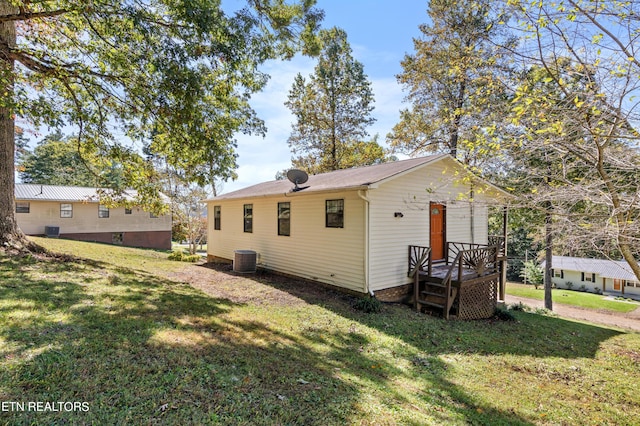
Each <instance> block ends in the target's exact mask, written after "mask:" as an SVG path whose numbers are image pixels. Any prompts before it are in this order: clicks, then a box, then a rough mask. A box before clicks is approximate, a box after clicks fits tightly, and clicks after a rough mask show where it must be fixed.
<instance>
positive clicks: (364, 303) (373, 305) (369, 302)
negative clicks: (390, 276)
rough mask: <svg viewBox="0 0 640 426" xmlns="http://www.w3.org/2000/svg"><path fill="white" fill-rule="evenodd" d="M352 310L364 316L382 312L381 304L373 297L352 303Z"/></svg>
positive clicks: (362, 298) (359, 299) (361, 298)
mask: <svg viewBox="0 0 640 426" xmlns="http://www.w3.org/2000/svg"><path fill="white" fill-rule="evenodd" d="M353 308H354V309H356V310H358V311H362V312H364V313H366V314H375V313H377V312H380V311H381V310H382V302H380V301H379V300H378V299H376V298H375V297H371V296H366V297H360V298H358V299H357V300H356V301H355V302H354V303H353Z"/></svg>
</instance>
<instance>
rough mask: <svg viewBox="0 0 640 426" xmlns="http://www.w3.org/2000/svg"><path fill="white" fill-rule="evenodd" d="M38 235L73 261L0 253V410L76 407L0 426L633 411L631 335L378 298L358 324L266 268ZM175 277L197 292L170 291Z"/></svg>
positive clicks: (515, 418) (3, 415) (614, 419)
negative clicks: (257, 270)
mask: <svg viewBox="0 0 640 426" xmlns="http://www.w3.org/2000/svg"><path fill="white" fill-rule="evenodd" d="M39 242H40V243H42V244H44V245H46V246H47V247H50V248H55V249H56V250H60V251H65V252H67V253H73V254H76V255H82V256H83V257H84V258H86V259H89V260H82V261H66V262H64V263H61V262H58V261H54V260H47V259H38V258H34V257H22V258H15V257H13V258H11V257H7V256H5V255H3V254H1V253H0V402H12V401H14V402H24V403H25V404H26V403H28V402H30V401H33V402H48V401H62V402H86V403H87V405H88V411H75V412H65V411H64V410H62V411H46V412H45V411H40V412H36V411H19V410H8V411H2V412H0V423H2V424H12V425H13V424H25V425H26V424H63V423H65V424H66V423H72V424H157V423H160V424H239V425H243V424H246V425H249V424H251V425H254V424H258V425H260V424H264V425H271V424H283V425H284V424H305V425H333V424H335V425H343V424H359V425H369V424H370V425H385V424H386V425H393V424H408V425H430V424H434V425H440V424H451V425H467V424H487V425H500V424H503V425H532V424H594V425H595V424H598V425H602V424H633V423H635V422H636V421H637V418H638V416H639V415H640V369H638V363H639V362H640V335H639V334H637V333H628V332H623V331H620V330H615V329H611V328H606V327H600V326H594V325H589V324H585V323H580V322H572V321H567V320H563V319H560V318H557V317H552V316H544V315H538V314H533V313H528V312H516V311H514V312H513V314H514V316H515V317H516V319H517V320H516V321H498V320H487V321H469V322H463V321H448V322H447V321H444V320H441V319H438V318H432V317H428V316H426V315H420V314H416V313H414V312H412V311H411V310H410V309H408V308H406V307H404V306H396V305H385V306H383V308H382V312H380V313H377V314H365V313H363V312H361V311H357V310H355V309H353V308H352V302H353V299H352V298H351V297H349V296H346V295H342V294H339V293H335V292H332V291H326V290H323V289H319V288H318V287H317V286H315V285H311V284H309V283H305V282H301V281H295V280H291V279H283V278H281V277H277V276H274V275H270V274H266V273H262V274H256V275H254V276H238V275H235V274H233V273H231V272H228V268H224V267H220V268H218V270H211V269H206V268H203V267H201V266H195V265H192V264H184V263H178V262H171V261H169V260H167V259H166V255H167V254H168V253H161V252H155V251H151V250H136V249H128V248H122V247H112V246H105V245H98V244H89V243H77V242H69V241H62V240H42V241H39ZM176 268H181V269H176ZM189 274H191V275H189ZM188 276H194V277H198V278H199V279H200V280H199V281H198V283H197V284H194V285H196V286H198V287H199V288H202V290H199V289H196V288H194V287H193V286H190V285H187V284H184V283H182V282H180V281H181V280H182V279H183V278H184V277H188ZM204 276H208V277H210V279H211V280H213V281H214V282H213V285H205V284H206V283H205V284H203V283H204V282H205V281H207V280H202V277H204ZM171 277H174V278H171ZM176 277H182V278H180V279H178V278H176ZM208 279H209V278H208Z"/></svg>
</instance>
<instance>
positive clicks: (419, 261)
mask: <svg viewBox="0 0 640 426" xmlns="http://www.w3.org/2000/svg"><path fill="white" fill-rule="evenodd" d="M430 254H431V247H424V246H409V270H408V273H407V274H408V276H409V277H413V276H414V274H416V273H417V272H419V271H421V270H422V271H427V272H428V273H429V274H431V256H430Z"/></svg>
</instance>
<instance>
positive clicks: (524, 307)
mask: <svg viewBox="0 0 640 426" xmlns="http://www.w3.org/2000/svg"><path fill="white" fill-rule="evenodd" d="M509 309H511V310H512V311H521V312H526V310H527V305H525V304H524V303H522V302H518V303H514V304H513V305H511V306H509Z"/></svg>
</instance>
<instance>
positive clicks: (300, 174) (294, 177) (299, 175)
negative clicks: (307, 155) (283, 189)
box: [287, 169, 309, 192]
mask: <svg viewBox="0 0 640 426" xmlns="http://www.w3.org/2000/svg"><path fill="white" fill-rule="evenodd" d="M287 179H289V180H290V181H291V183H293V184H294V185H295V187H294V188H293V192H296V191H301V190H303V189H306V188H308V186H305V187H303V188H301V187H299V186H298V185H299V184H303V183H305V182H306V181H308V180H309V175H308V174H307V172H305V171H304V170H298V169H291V170H289V171H288V172H287Z"/></svg>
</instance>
